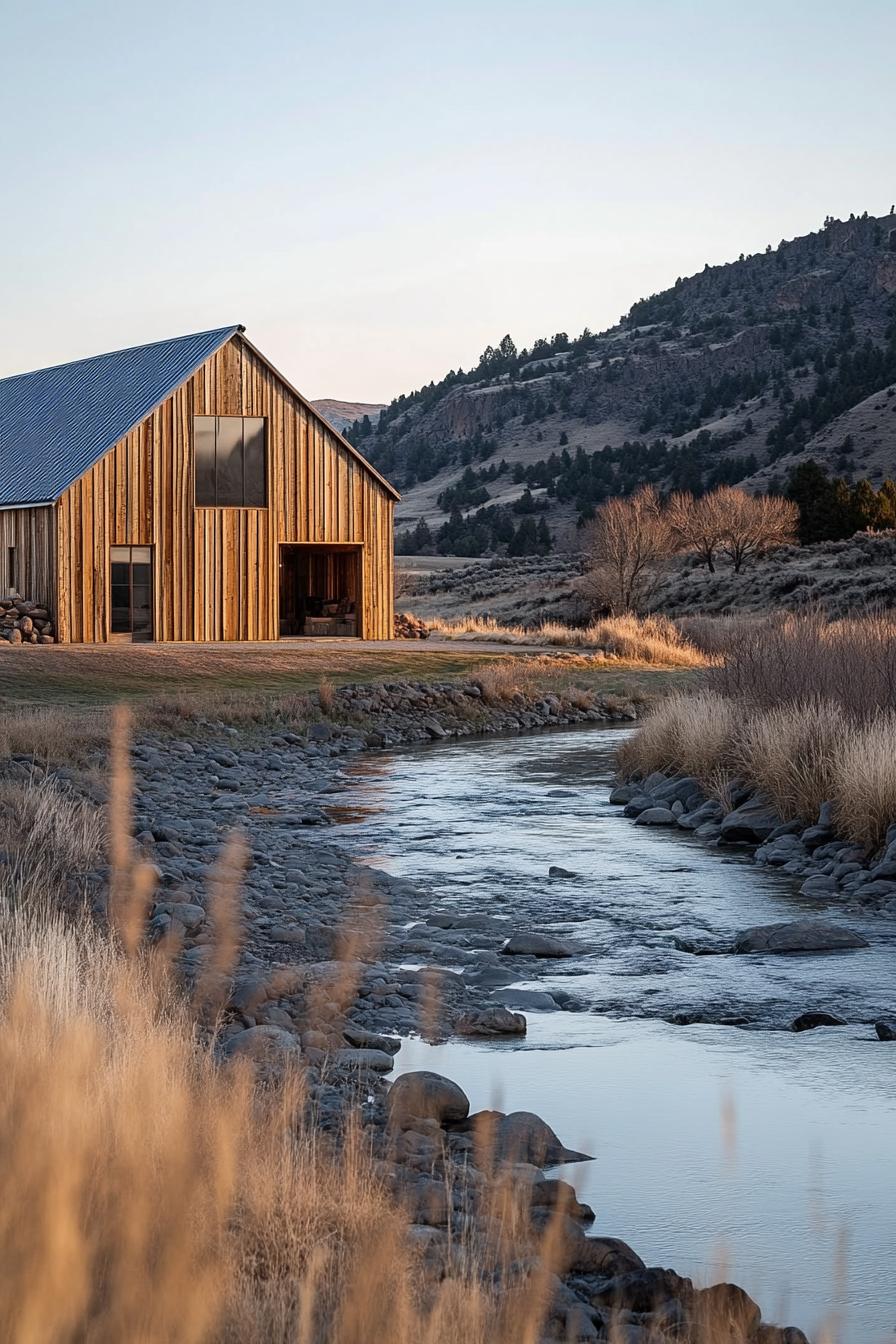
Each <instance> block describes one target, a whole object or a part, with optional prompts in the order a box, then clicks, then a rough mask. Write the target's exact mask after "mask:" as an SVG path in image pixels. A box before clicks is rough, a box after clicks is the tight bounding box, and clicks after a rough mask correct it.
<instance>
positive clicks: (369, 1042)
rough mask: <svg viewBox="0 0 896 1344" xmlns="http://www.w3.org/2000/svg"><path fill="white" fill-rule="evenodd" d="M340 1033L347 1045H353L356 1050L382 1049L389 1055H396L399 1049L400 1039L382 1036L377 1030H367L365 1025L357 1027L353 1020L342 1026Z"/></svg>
mask: <svg viewBox="0 0 896 1344" xmlns="http://www.w3.org/2000/svg"><path fill="white" fill-rule="evenodd" d="M342 1034H343V1036H344V1037H345V1039H346V1040H347V1041H348V1043H349V1045H353V1046H355V1048H356V1049H358V1050H365V1049H366V1050H384V1051H385V1052H386V1053H387V1054H389V1055H397V1054H398V1051H399V1050H400V1049H401V1041H399V1040H396V1039H395V1037H394V1036H382V1035H381V1034H380V1033H379V1032H377V1031H367V1029H366V1028H365V1027H359V1026H358V1025H357V1024H356V1023H354V1022H350V1023H348V1025H347V1026H345V1027H344V1028H343V1031H342Z"/></svg>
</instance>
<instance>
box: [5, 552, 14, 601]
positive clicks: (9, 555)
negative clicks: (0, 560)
mask: <svg viewBox="0 0 896 1344" xmlns="http://www.w3.org/2000/svg"><path fill="white" fill-rule="evenodd" d="M6 581H7V583H8V584H9V591H10V592H11V593H14V592H15V590H16V548H15V546H7V548H6Z"/></svg>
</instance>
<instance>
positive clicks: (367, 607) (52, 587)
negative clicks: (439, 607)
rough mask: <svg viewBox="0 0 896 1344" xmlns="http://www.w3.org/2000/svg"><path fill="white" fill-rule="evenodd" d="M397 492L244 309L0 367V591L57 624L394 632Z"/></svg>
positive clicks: (116, 633)
mask: <svg viewBox="0 0 896 1344" xmlns="http://www.w3.org/2000/svg"><path fill="white" fill-rule="evenodd" d="M397 498H398V494H397V492H396V491H395V490H394V489H393V487H392V486H391V485H390V484H389V482H388V481H387V480H385V479H384V478H383V477H382V476H381V475H380V474H379V472H377V471H376V470H375V469H374V468H373V467H372V466H371V465H370V463H369V462H367V461H365V459H364V458H363V457H362V456H361V454H360V453H358V452H357V450H356V449H355V448H353V447H352V445H351V444H350V443H348V442H347V441H346V440H345V439H344V438H343V437H342V436H341V435H340V434H338V433H337V432H336V431H335V430H334V429H332V428H331V426H330V425H329V424H327V422H326V421H325V420H324V419H322V417H321V416H320V415H319V414H318V413H317V412H316V411H315V410H314V408H313V407H312V406H311V405H310V404H309V403H308V402H307V401H306V400H305V398H304V397H302V396H301V395H300V393H298V392H297V391H296V390H295V388H294V387H292V386H291V384H290V383H288V382H287V381H286V379H285V378H284V377H283V375H282V374H280V373H278V372H277V370H276V369H275V368H274V367H273V366H272V365H271V364H270V363H269V362H268V360H267V359H265V357H264V355H262V354H261V352H260V351H258V350H256V348H255V347H254V346H253V345H252V344H251V343H250V342H249V341H248V340H247V339H246V337H245V334H244V329H243V327H241V326H232V327H223V328H221V329H220V330H217V331H206V332H200V333H198V334H196V335H193V336H184V337H180V338H178V339H175V340H170V341H159V342H157V343H155V344H152V345H143V346H136V347H134V348H132V349H129V350H119V351H116V352H114V353H112V354H106V355H97V356H96V357H95V358H93V359H83V360H78V361H77V362H75V363H73V364H63V365H59V366H58V367H56V368H51V369H41V370H39V371H38V372H36V373H25V374H21V375H18V376H16V377H13V378H6V379H3V380H0V593H3V594H9V593H13V592H15V593H19V594H21V595H22V596H24V597H26V598H29V599H33V600H34V601H36V602H38V603H39V604H40V606H41V607H46V608H47V609H48V610H49V612H50V617H51V620H52V622H53V630H54V632H55V634H56V637H57V638H58V639H59V640H62V641H75V642H86V643H104V642H107V641H114V640H164V641H176V640H191V641H192V640H199V641H201V640H272V639H278V638H286V637H290V636H299V635H317V636H326V635H329V636H355V637H357V638H359V639H390V638H391V637H392V594H393V588H392V524H393V510H394V505H395V501H396V499H397Z"/></svg>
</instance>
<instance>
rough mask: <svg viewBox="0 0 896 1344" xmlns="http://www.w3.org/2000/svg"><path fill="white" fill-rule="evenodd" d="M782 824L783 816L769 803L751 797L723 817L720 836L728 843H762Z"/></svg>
mask: <svg viewBox="0 0 896 1344" xmlns="http://www.w3.org/2000/svg"><path fill="white" fill-rule="evenodd" d="M780 825H781V818H780V817H779V816H778V815H777V813H776V812H774V811H772V809H771V808H770V807H769V805H768V804H767V803H764V802H762V801H761V800H760V799H757V798H751V799H750V801H749V802H747V803H744V804H743V806H742V807H736V808H735V809H734V811H733V812H729V813H728V815H727V816H725V817H723V818H722V829H721V833H720V836H719V838H720V839H721V840H723V841H725V843H726V844H736V843H747V844H762V842H763V841H764V840H767V839H768V837H769V836H770V835H771V833H772V831H776V830H777V829H778V827H779V826H780Z"/></svg>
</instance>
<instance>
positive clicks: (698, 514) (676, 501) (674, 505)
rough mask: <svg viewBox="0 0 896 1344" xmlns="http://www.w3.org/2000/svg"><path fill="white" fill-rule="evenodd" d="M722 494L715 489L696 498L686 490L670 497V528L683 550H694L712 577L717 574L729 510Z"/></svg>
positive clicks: (667, 506)
mask: <svg viewBox="0 0 896 1344" xmlns="http://www.w3.org/2000/svg"><path fill="white" fill-rule="evenodd" d="M719 494H720V492H719V491H718V490H714V491H713V492H712V493H711V494H709V495H701V496H700V498H699V499H695V498H694V496H693V495H692V494H689V493H687V492H686V491H678V492H677V493H676V494H674V495H670V497H669V502H668V504H667V505H666V511H667V516H668V519H669V525H670V527H671V528H672V532H673V534H674V535H675V537H676V539H677V541H678V543H679V547H680V549H681V550H684V551H692V552H693V553H694V555H696V556H697V558H698V559H699V561H700V563H701V564H703V565H706V567H707V569H708V570H709V572H710V574H715V572H716V567H715V557H716V552H717V551H718V550H719V547H720V546H721V544H722V538H723V537H724V535H725V508H724V506H723V505H722V503H721V501H720V499H719Z"/></svg>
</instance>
